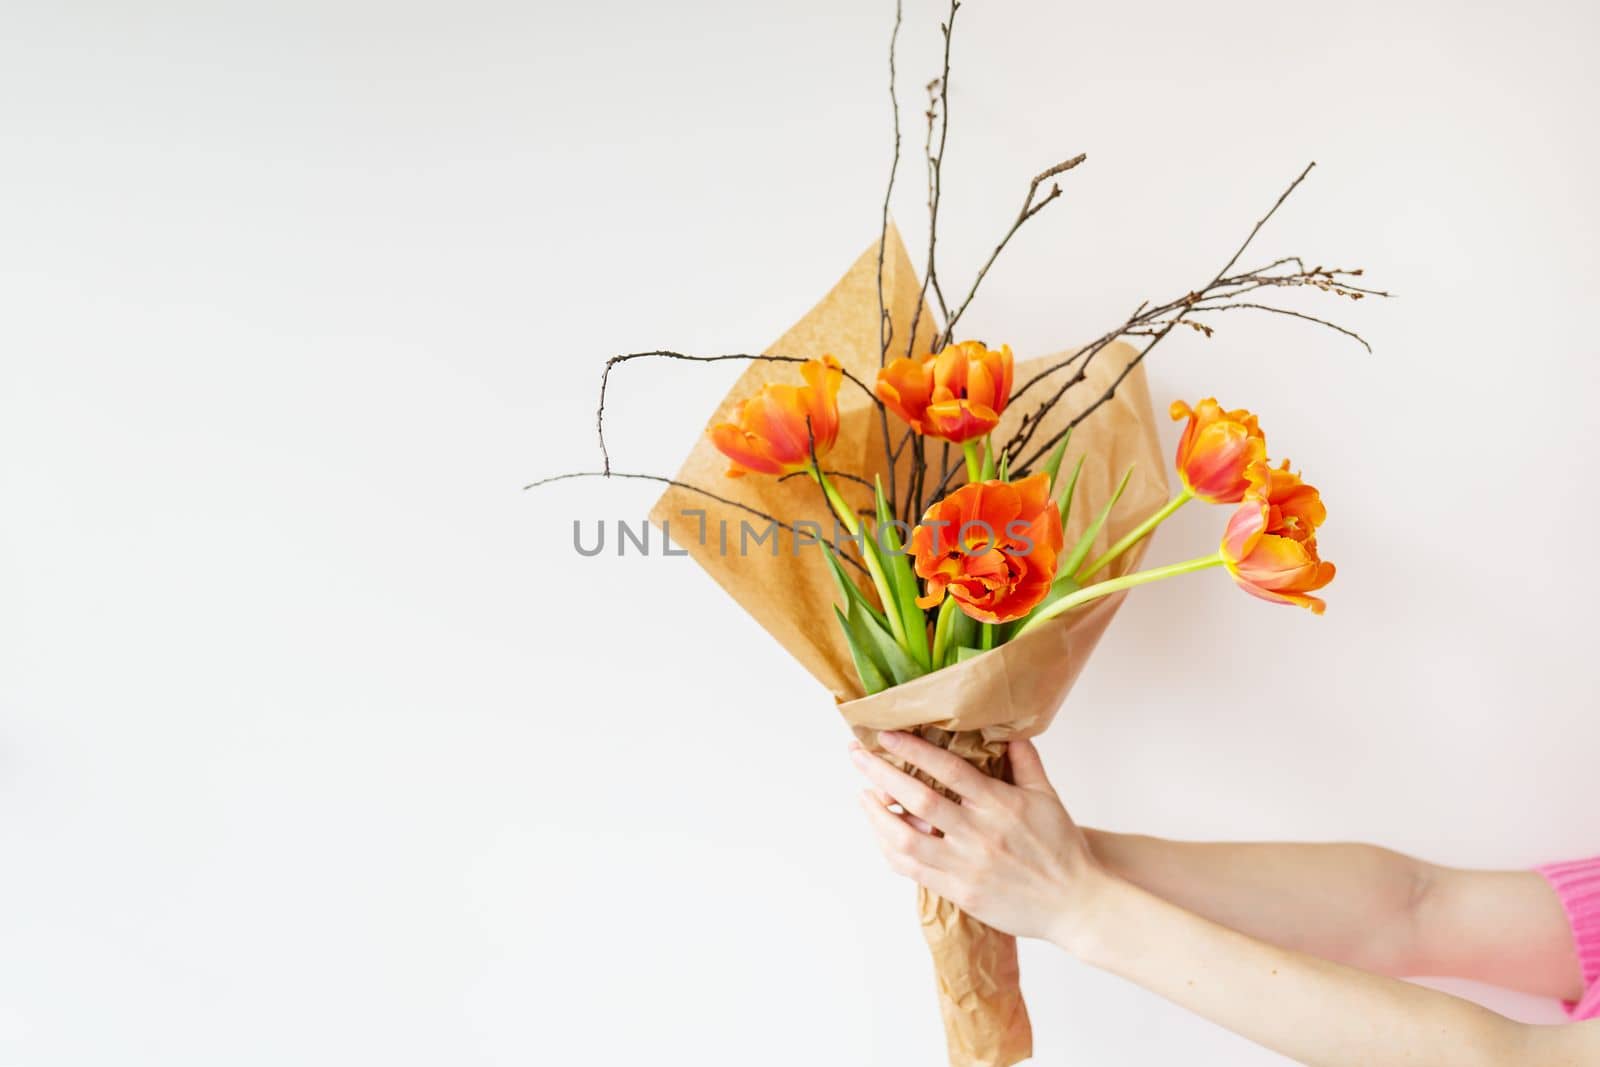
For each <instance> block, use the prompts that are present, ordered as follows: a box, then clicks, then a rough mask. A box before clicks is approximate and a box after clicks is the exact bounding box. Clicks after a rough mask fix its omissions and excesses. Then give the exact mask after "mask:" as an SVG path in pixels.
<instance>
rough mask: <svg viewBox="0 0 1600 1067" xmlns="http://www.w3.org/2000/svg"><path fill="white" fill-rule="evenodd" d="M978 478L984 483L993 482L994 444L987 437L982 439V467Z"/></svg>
mask: <svg viewBox="0 0 1600 1067" xmlns="http://www.w3.org/2000/svg"><path fill="white" fill-rule="evenodd" d="M978 478H979V479H980V480H982V481H985V482H987V481H993V480H994V442H993V441H992V440H991V439H989V438H987V437H985V438H984V439H983V466H982V468H981V469H980V471H979V473H978Z"/></svg>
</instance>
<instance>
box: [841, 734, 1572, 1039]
mask: <svg viewBox="0 0 1600 1067" xmlns="http://www.w3.org/2000/svg"><path fill="white" fill-rule="evenodd" d="M884 743H885V745H886V746H887V747H889V748H890V750H891V752H893V753H894V754H895V755H897V756H899V757H900V758H902V759H905V760H907V761H908V762H910V763H912V764H914V765H915V766H917V767H919V768H921V769H923V770H925V771H927V772H928V773H929V774H931V775H933V776H934V777H935V778H936V779H938V780H939V781H941V782H943V783H945V784H946V785H948V786H949V787H950V788H951V789H952V790H954V791H955V792H956V793H957V794H958V795H959V796H960V798H961V799H960V801H959V803H958V802H955V801H951V800H949V799H947V798H945V797H943V796H941V795H940V794H938V793H936V792H934V791H933V790H931V789H929V788H928V787H927V786H925V785H923V784H922V783H920V782H918V781H916V780H915V779H913V778H911V777H909V776H908V775H905V774H902V773H901V772H899V771H897V770H895V769H894V768H893V767H892V766H890V765H889V764H888V763H886V762H885V761H883V760H881V759H878V758H876V757H872V756H869V755H867V754H866V753H864V752H861V751H859V750H857V751H856V752H855V754H854V756H853V758H854V759H855V760H856V763H857V765H858V766H859V767H860V768H861V769H862V771H863V772H864V773H866V774H867V776H868V777H869V778H870V779H871V780H872V781H873V783H874V784H875V785H876V787H877V789H878V792H877V793H870V792H869V793H868V794H865V795H864V796H863V806H864V807H865V809H866V811H867V814H868V817H869V818H870V819H871V820H872V823H873V826H874V829H875V830H876V831H877V833H878V835H879V839H880V844H881V845H882V847H883V849H884V853H885V855H886V856H887V857H888V859H889V863H890V866H891V867H893V868H894V869H895V870H896V871H899V872H900V873H902V874H905V875H907V876H909V877H911V878H914V879H915V880H916V881H918V882H920V883H921V884H923V885H926V886H927V887H928V888H930V889H932V890H933V891H934V892H936V893H938V894H940V895H941V896H944V897H946V898H948V899H950V900H953V901H955V902H956V903H957V904H958V905H960V906H961V907H962V908H963V909H965V910H967V911H969V912H971V913H972V914H974V915H976V916H978V917H979V918H980V919H983V920H984V921H985V922H988V923H990V924H991V925H993V926H996V927H998V928H1000V929H1002V930H1007V931H1010V932H1012V933H1015V934H1018V935H1019V936H1029V937H1040V938H1045V939H1047V940H1050V941H1052V942H1054V943H1055V944H1057V945H1059V946H1060V947H1062V948H1064V949H1065V950H1067V951H1068V952H1070V953H1072V954H1074V955H1076V956H1078V957H1079V958H1080V959H1083V960H1084V961H1085V962H1088V963H1090V964H1092V965H1094V966H1097V967H1100V968H1102V969H1104V970H1107V971H1110V972H1112V973H1115V974H1118V975H1120V976H1122V977H1124V978H1127V979H1129V980H1130V981H1133V982H1136V983H1138V984H1139V985H1142V986H1144V987H1145V988H1147V989H1149V990H1151V991H1152V992H1154V993H1157V994H1159V995H1161V996H1163V997H1166V998H1167V999H1169V1000H1171V1001H1173V1002H1174V1003H1177V1004H1179V1005H1181V1006H1183V1007H1185V1008H1188V1009H1189V1010H1191V1011H1194V1012H1196V1013H1197V1014H1200V1015H1203V1016H1205V1017H1206V1018H1208V1019H1211V1020H1212V1021H1214V1022H1217V1023H1219V1024H1220V1025H1222V1026H1226V1027H1228V1028H1229V1029H1231V1030H1233V1031H1234V1032H1236V1033H1238V1034H1241V1035H1242V1036H1244V1037H1247V1038H1249V1039H1251V1040H1253V1041H1256V1042H1258V1043H1260V1044H1262V1045H1265V1046H1266V1047H1268V1048H1271V1049H1274V1050H1276V1051H1278V1052H1281V1053H1283V1054H1284V1055H1287V1056H1290V1057H1292V1058H1294V1059H1296V1060H1298V1061H1300V1062H1302V1063H1305V1064H1310V1065H1313V1067H1355V1065H1358V1064H1359V1065H1362V1067H1388V1065H1395V1067H1400V1065H1406V1067H1415V1065H1416V1064H1418V1063H1449V1064H1451V1065H1452V1067H1477V1065H1480V1064H1481V1065H1483V1067H1490V1065H1495V1067H1499V1065H1503V1064H1513V1063H1514V1064H1530V1065H1531V1064H1538V1065H1540V1067H1579V1065H1581V1064H1585V1063H1591V1064H1592V1063H1594V1062H1596V1061H1597V1057H1600V1022H1596V1023H1579V1024H1573V1025H1568V1026H1559V1027H1537V1026H1527V1025H1524V1024H1521V1023H1517V1022H1513V1021H1511V1020H1509V1019H1506V1018H1503V1017H1501V1016H1499V1015H1496V1014H1495V1013H1493V1012H1491V1011H1487V1010H1485V1009H1483V1008H1480V1007H1478V1006H1476V1005H1474V1004H1471V1003H1468V1002H1467V1001H1464V1000H1461V999H1458V998H1456V997H1452V996H1449V995H1447V994H1444V993H1439V992H1436V991H1434V990H1430V989H1426V988H1423V987H1420V986H1414V985H1410V984H1407V983H1405V982H1400V981H1397V980H1394V979H1391V978H1384V977H1380V976H1377V975H1373V974H1368V973H1366V972H1364V971H1361V970H1357V969H1355V968H1353V967H1348V966H1344V965H1342V964H1339V963H1334V962H1329V961H1327V960H1323V959H1318V958H1316V957H1314V956H1311V955H1308V954H1306V953H1304V952H1299V951H1295V950H1294V949H1291V948H1283V947H1279V946H1275V945H1270V944H1267V943H1265V942H1263V941H1260V940H1257V939H1256V938H1254V937H1251V936H1249V935H1248V934H1246V933H1241V932H1239V931H1237V930H1234V929H1229V928H1228V927H1226V926H1223V925H1221V924H1220V923H1218V922H1214V921H1212V920H1211V919H1208V918H1205V917H1203V916H1201V915H1197V914H1195V913H1194V912H1193V911H1190V910H1187V909H1186V908H1184V907H1182V906H1180V905H1179V904H1176V903H1173V902H1171V901H1168V900H1164V899H1162V898H1161V897H1160V896H1157V895H1156V894H1155V893H1152V892H1149V891H1147V890H1145V889H1142V888H1140V887H1139V886H1138V885H1135V884H1134V883H1133V882H1132V881H1130V880H1128V879H1127V878H1125V877H1122V876H1119V875H1118V874H1117V873H1115V871H1113V870H1112V869H1110V868H1109V866H1108V865H1107V864H1105V863H1102V862H1101V860H1100V859H1098V858H1097V856H1096V854H1095V853H1094V852H1093V851H1091V849H1090V847H1089V842H1088V840H1087V839H1086V838H1085V836H1084V834H1083V833H1082V832H1081V831H1080V830H1079V829H1078V828H1077V826H1076V825H1074V824H1073V822H1072V819H1071V817H1070V816H1069V815H1068V814H1067V812H1066V809H1065V808H1064V807H1063V806H1062V804H1061V801H1060V800H1059V798H1058V797H1057V796H1056V794H1055V792H1054V790H1053V789H1052V788H1051V787H1050V784H1049V782H1048V780H1047V779H1046V778H1045V775H1044V769H1043V767H1042V766H1041V765H1040V764H1039V758H1038V754H1037V752H1035V751H1034V749H1033V746H1031V745H1029V744H1027V743H1026V742H1019V743H1013V745H1012V752H1011V755H1012V765H1013V770H1014V772H1015V775H1016V779H1017V785H1016V786H1008V785H1005V784H1003V783H999V782H996V781H994V780H992V779H988V778H985V777H984V776H983V775H981V774H979V773H978V772H977V771H975V770H973V769H972V768H971V767H970V766H968V765H967V764H966V763H964V762H963V761H962V760H960V759H959V758H957V757H955V756H952V755H951V754H950V753H948V752H945V751H943V750H941V749H938V748H935V747H934V746H932V745H928V744H926V743H925V742H922V741H919V740H917V739H916V738H913V737H909V736H906V735H885V736H884ZM885 795H886V796H888V797H892V798H893V799H894V800H895V801H896V802H898V803H899V804H901V805H902V806H904V807H905V808H906V809H907V811H908V812H910V813H911V815H912V816H913V817H915V819H916V820H917V822H916V823H915V824H913V823H909V822H908V821H906V820H904V819H901V818H898V817H896V816H895V815H893V814H891V813H890V812H889V811H888V810H887V809H886V808H885V807H884V806H883V803H882V800H881V797H882V796H885ZM935 828H936V829H937V830H938V831H940V833H938V834H935V833H932V832H928V831H931V830H933V829H935ZM1195 847H1196V848H1199V849H1205V848H1207V847H1208V846H1195ZM1189 855H1190V856H1191V857H1192V856H1195V855H1203V853H1200V852H1190V853H1189ZM1214 855H1220V854H1214ZM1298 866H1299V865H1297V864H1293V863H1291V864H1288V865H1287V866H1286V868H1285V870H1284V871H1280V872H1279V873H1278V874H1277V875H1275V877H1276V878H1277V879H1280V880H1278V881H1273V880H1272V879H1267V880H1266V881H1265V882H1256V881H1251V880H1247V883H1246V884H1247V885H1249V886H1250V888H1249V889H1248V891H1247V893H1261V894H1262V899H1263V900H1265V898H1266V897H1267V896H1270V895H1271V894H1273V893H1283V892H1288V893H1293V892H1295V891H1296V890H1297V889H1304V888H1306V885H1305V884H1303V883H1299V882H1297V881H1296V880H1295V879H1296V877H1297V876H1296V875H1294V874H1293V871H1294V870H1295V869H1296V868H1297V867H1298ZM1330 873H1331V872H1330ZM1164 876H1165V875H1164ZM1336 877H1337V876H1336ZM1285 879H1286V881H1285ZM1469 895H1472V894H1469ZM1229 896H1230V894H1228V893H1218V894H1216V896H1215V898H1207V899H1209V900H1210V902H1211V903H1213V904H1215V903H1218V902H1219V901H1226V899H1227V898H1229ZM1206 902H1207V900H1206V899H1202V900H1201V903H1202V904H1205V903H1206ZM1447 904H1448V907H1449V908H1451V909H1453V908H1455V907H1457V906H1458V905H1456V904H1454V903H1449V902H1447ZM1236 906H1237V904H1229V905H1228V907H1236ZM1478 906H1480V904H1479V903H1478V902H1469V903H1468V905H1467V906H1466V910H1467V912H1469V913H1470V912H1471V911H1472V909H1473V908H1475V907H1478ZM1236 917H1237V916H1236ZM1497 918H1499V919H1503V918H1504V916H1499V917H1497ZM1271 921H1280V922H1281V921H1283V920H1281V919H1279V920H1271ZM1425 921H1426V920H1425ZM1318 936H1325V934H1324V935H1318ZM1569 951H1570V946H1569ZM1575 966H1576V961H1575V959H1573V958H1568V959H1565V960H1561V961H1559V963H1558V964H1557V968H1556V969H1557V971H1558V972H1560V974H1558V975H1557V976H1556V977H1553V978H1550V979H1548V981H1550V982H1551V983H1552V984H1553V985H1558V986H1562V987H1563V988H1565V983H1566V981H1567V975H1566V971H1567V969H1568V968H1572V967H1575Z"/></svg>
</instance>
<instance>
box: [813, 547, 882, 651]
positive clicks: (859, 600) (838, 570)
mask: <svg viewBox="0 0 1600 1067" xmlns="http://www.w3.org/2000/svg"><path fill="white" fill-rule="evenodd" d="M822 554H823V556H825V557H826V558H827V560H828V569H829V570H830V571H832V572H833V584H834V585H836V586H838V588H839V595H840V596H842V597H843V598H844V602H845V604H846V605H859V606H860V608H861V610H862V611H864V612H866V613H867V616H868V618H870V619H872V620H873V621H874V622H876V623H877V624H878V625H879V626H882V627H883V628H884V629H885V630H887V629H888V628H889V620H888V619H885V618H884V617H883V613H882V612H880V611H879V610H878V609H877V608H875V607H873V606H872V602H871V601H869V600H868V599H867V595H866V594H865V593H863V592H862V591H861V588H860V587H859V586H858V585H856V583H855V582H852V581H851V580H850V576H849V575H848V574H846V573H845V572H844V566H843V564H841V563H840V562H839V556H838V554H837V553H835V552H834V550H833V546H832V545H831V544H829V543H828V542H827V541H826V540H824V541H823V542H822Z"/></svg>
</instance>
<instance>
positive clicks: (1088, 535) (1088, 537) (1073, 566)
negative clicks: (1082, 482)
mask: <svg viewBox="0 0 1600 1067" xmlns="http://www.w3.org/2000/svg"><path fill="white" fill-rule="evenodd" d="M1132 477H1133V468H1132V467H1129V468H1128V473H1127V474H1124V475H1123V476H1122V483H1121V484H1120V485H1118V486H1117V491H1116V492H1115V493H1112V494H1111V499H1110V500H1108V501H1106V506H1105V508H1104V509H1103V510H1101V512H1100V514H1099V515H1097V516H1095V520H1094V521H1093V522H1091V523H1090V524H1089V528H1088V529H1087V530H1085V531H1083V536H1082V537H1080V538H1078V543H1077V545H1075V546H1074V547H1073V549H1072V554H1071V555H1070V556H1068V557H1067V558H1066V559H1064V560H1062V561H1061V563H1060V565H1058V566H1057V568H1056V575H1057V577H1059V576H1060V575H1063V574H1077V573H1078V568H1079V567H1081V566H1083V561H1084V559H1085V558H1087V557H1088V555H1089V549H1090V548H1092V547H1094V539H1095V538H1096V537H1098V536H1100V528H1101V527H1103V526H1104V525H1105V524H1106V519H1108V518H1110V517H1111V509H1112V508H1114V507H1116V506H1117V501H1118V500H1120V499H1121V498H1122V491H1123V490H1124V489H1126V488H1128V479H1129V478H1132Z"/></svg>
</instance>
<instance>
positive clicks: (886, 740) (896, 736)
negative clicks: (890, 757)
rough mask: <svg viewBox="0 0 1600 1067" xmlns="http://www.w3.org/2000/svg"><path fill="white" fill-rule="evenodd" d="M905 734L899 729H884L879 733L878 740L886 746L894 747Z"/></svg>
mask: <svg viewBox="0 0 1600 1067" xmlns="http://www.w3.org/2000/svg"><path fill="white" fill-rule="evenodd" d="M903 736H904V735H903V734H901V733H900V731H898V730H884V731H883V732H882V733H880V734H879V735H878V741H879V743H881V744H882V745H883V747H884V748H894V747H895V746H896V745H898V744H899V743H900V739H901V738H902V737H903Z"/></svg>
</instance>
